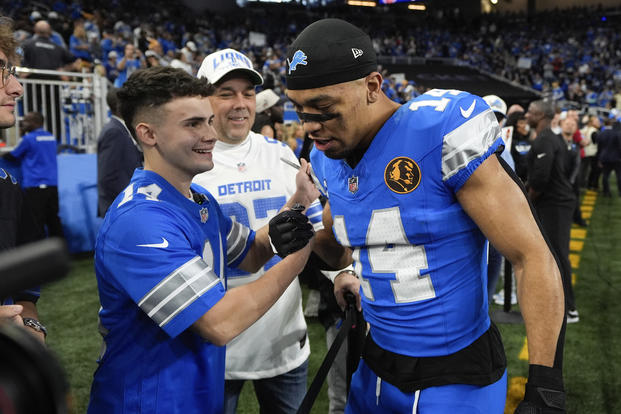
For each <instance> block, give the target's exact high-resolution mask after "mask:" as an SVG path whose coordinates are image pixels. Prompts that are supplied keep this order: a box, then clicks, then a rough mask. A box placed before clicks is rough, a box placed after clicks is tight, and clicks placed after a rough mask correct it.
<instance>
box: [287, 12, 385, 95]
mask: <svg viewBox="0 0 621 414" xmlns="http://www.w3.org/2000/svg"><path fill="white" fill-rule="evenodd" d="M376 70H377V58H376V56H375V50H374V49H373V43H372V42H371V39H370V38H369V36H368V35H367V34H366V33H364V32H363V31H362V30H360V29H359V28H357V27H356V26H354V25H352V24H350V23H347V22H346V21H344V20H340V19H323V20H319V21H316V22H315V23H313V24H311V25H310V26H308V27H307V28H306V29H304V30H303V31H302V33H300V34H299V35H298V37H297V38H296V39H295V41H294V42H293V43H292V44H291V46H289V49H288V51H287V72H286V79H287V88H288V89H291V90H299V89H313V88H320V87H322V86H328V85H334V84H337V83H342V82H348V81H352V80H356V79H360V78H363V77H365V76H367V75H368V74H369V73H371V72H373V71H376Z"/></svg>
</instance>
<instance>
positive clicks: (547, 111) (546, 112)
mask: <svg viewBox="0 0 621 414" xmlns="http://www.w3.org/2000/svg"><path fill="white" fill-rule="evenodd" d="M531 105H533V106H535V107H536V108H537V110H538V111H540V112H541V113H542V114H543V116H544V118H546V119H552V118H554V114H555V113H556V105H555V103H554V102H553V101H552V100H550V99H539V100H536V101H533V102H532V103H531Z"/></svg>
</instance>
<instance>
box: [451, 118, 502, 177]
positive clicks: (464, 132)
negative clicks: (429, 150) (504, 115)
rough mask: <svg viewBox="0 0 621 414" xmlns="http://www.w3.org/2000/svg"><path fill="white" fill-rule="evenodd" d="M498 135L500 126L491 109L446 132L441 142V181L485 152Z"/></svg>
mask: <svg viewBox="0 0 621 414" xmlns="http://www.w3.org/2000/svg"><path fill="white" fill-rule="evenodd" d="M499 136H500V128H499V126H498V122H496V115H494V113H493V112H492V110H491V109H488V110H486V111H484V112H481V113H480V114H478V115H477V116H475V117H473V118H472V119H470V120H468V121H467V122H464V123H463V124H462V125H460V126H459V127H457V128H456V129H454V130H453V131H451V132H449V133H448V134H446V135H445V136H444V140H443V143H442V181H446V180H448V179H449V178H451V177H452V176H453V175H455V174H457V173H458V172H459V171H460V170H461V169H462V168H464V167H465V166H466V165H468V163H469V162H470V161H472V160H473V159H475V158H478V157H480V156H482V155H483V154H485V152H487V150H488V149H489V147H490V146H491V145H492V144H493V143H494V141H495V140H496V138H498V137H499Z"/></svg>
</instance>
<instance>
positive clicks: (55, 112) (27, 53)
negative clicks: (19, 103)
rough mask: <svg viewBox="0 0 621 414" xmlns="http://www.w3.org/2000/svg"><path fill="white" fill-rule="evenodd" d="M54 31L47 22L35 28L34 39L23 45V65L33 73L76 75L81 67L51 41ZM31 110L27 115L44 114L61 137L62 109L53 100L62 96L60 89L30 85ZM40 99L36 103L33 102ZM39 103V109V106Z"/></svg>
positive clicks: (33, 76)
mask: <svg viewBox="0 0 621 414" xmlns="http://www.w3.org/2000/svg"><path fill="white" fill-rule="evenodd" d="M51 33H52V28H51V26H50V25H49V23H48V22H47V21H45V20H40V21H38V22H37V23H35V25H34V36H32V37H31V38H30V39H28V40H26V41H25V42H24V43H23V44H22V50H23V53H24V56H23V62H22V64H23V65H24V66H25V67H27V68H30V69H45V70H58V71H72V70H74V68H75V67H77V66H79V59H76V57H75V56H73V55H72V54H71V53H70V52H69V51H68V50H67V49H65V48H64V47H62V46H59V45H57V44H56V43H54V42H52V41H51V40H50V35H51ZM23 76H24V77H30V78H31V79H43V80H58V79H59V77H58V76H56V75H48V74H38V73H30V74H24V75H23ZM28 86H29V88H28V90H27V94H28V96H29V97H30V98H31V99H29V100H28V107H26V108H25V111H26V112H33V111H35V112H40V113H42V114H43V115H44V117H45V120H46V124H47V125H46V127H47V129H48V130H49V131H52V132H57V133H58V134H60V124H61V117H60V114H61V112H62V107H61V106H60V104H59V102H58V101H53V100H52V99H53V97H59V96H60V88H59V86H58V85H28ZM33 98H36V99H33ZM35 102H36V104H37V105H35Z"/></svg>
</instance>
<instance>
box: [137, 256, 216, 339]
mask: <svg viewBox="0 0 621 414" xmlns="http://www.w3.org/2000/svg"><path fill="white" fill-rule="evenodd" d="M219 282H220V278H218V276H217V275H216V274H215V273H214V272H213V270H212V269H211V267H210V266H209V265H208V264H207V263H205V262H204V261H203V260H202V259H201V258H200V257H198V256H197V257H195V258H193V259H192V260H190V261H188V262H186V263H185V264H184V265H182V266H181V267H179V268H178V269H176V270H175V271H174V272H172V273H171V274H169V275H168V276H166V277H165V278H164V280H162V281H161V282H160V283H158V285H157V286H155V287H154V288H153V289H151V290H150V291H149V292H148V293H147V294H146V295H145V296H144V297H143V298H142V299H141V300H140V301H139V302H138V306H139V307H140V308H141V309H142V311H143V312H144V313H146V314H147V315H148V316H149V318H151V319H152V320H153V321H154V322H155V323H157V324H158V325H159V326H160V327H163V326H165V325H166V324H167V323H168V322H169V321H170V320H171V319H172V318H174V317H175V316H176V315H177V314H179V313H180V312H181V311H183V310H184V309H185V308H187V307H188V306H189V305H190V304H191V303H192V302H194V301H195V300H196V299H198V298H199V297H200V296H201V295H203V294H204V293H205V292H207V291H208V290H209V289H211V288H212V287H214V286H215V285H217V284H218V283H219Z"/></svg>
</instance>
